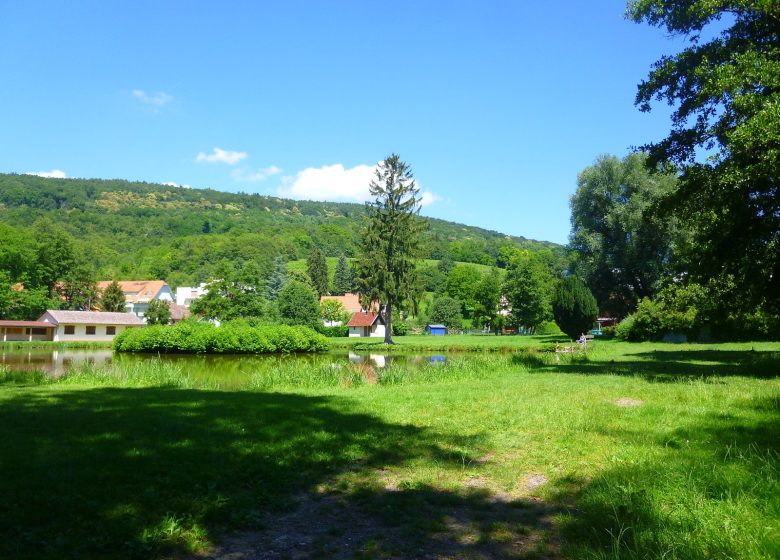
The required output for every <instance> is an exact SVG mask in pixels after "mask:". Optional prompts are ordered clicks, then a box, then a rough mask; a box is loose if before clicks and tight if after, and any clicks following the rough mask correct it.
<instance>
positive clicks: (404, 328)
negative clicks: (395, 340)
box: [392, 320, 409, 336]
mask: <svg viewBox="0 0 780 560" xmlns="http://www.w3.org/2000/svg"><path fill="white" fill-rule="evenodd" d="M392 328H393V336H406V335H408V334H409V324H408V323H407V322H406V321H401V320H394V321H393V327H392Z"/></svg>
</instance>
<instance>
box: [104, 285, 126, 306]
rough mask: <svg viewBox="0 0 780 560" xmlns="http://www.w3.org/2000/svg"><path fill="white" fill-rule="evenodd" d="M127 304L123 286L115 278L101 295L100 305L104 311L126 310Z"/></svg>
mask: <svg viewBox="0 0 780 560" xmlns="http://www.w3.org/2000/svg"><path fill="white" fill-rule="evenodd" d="M125 305H126V301H125V294H124V292H122V288H120V287H119V283H118V282H117V281H116V280H113V281H112V282H111V283H110V284H109V285H108V286H106V289H105V290H103V294H102V296H101V297H100V307H101V308H102V309H103V311H114V312H124V311H125Z"/></svg>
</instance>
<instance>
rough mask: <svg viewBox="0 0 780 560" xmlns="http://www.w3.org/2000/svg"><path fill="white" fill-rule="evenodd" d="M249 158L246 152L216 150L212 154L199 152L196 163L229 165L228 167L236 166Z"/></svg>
mask: <svg viewBox="0 0 780 560" xmlns="http://www.w3.org/2000/svg"><path fill="white" fill-rule="evenodd" d="M246 158H247V153H246V152H234V151H231V150H223V149H222V148H214V150H213V151H212V152H211V153H210V154H206V153H205V152H199V153H198V157H196V158H195V161H197V162H201V161H205V162H207V163H227V164H228V165H235V164H237V163H238V162H239V161H241V160H242V159H246Z"/></svg>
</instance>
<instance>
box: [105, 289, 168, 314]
mask: <svg viewBox="0 0 780 560" xmlns="http://www.w3.org/2000/svg"><path fill="white" fill-rule="evenodd" d="M110 283H111V281H110V280H103V281H101V282H98V283H97V287H98V289H99V290H100V291H101V292H102V291H103V290H105V289H106V287H107V286H108V285H109V284H110ZM117 284H119V287H120V288H121V289H122V293H124V294H125V306H126V308H127V311H128V313H133V314H135V315H136V316H138V317H139V318H141V319H143V318H144V315H146V310H147V309H149V302H151V301H153V300H155V299H161V300H163V301H173V293H172V292H171V288H170V287H169V286H168V284H166V283H165V282H164V281H162V280H122V281H119V282H117Z"/></svg>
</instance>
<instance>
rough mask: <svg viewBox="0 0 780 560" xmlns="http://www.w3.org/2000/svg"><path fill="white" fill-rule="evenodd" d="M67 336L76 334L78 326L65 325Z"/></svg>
mask: <svg viewBox="0 0 780 560" xmlns="http://www.w3.org/2000/svg"><path fill="white" fill-rule="evenodd" d="M65 334H76V325H65Z"/></svg>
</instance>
